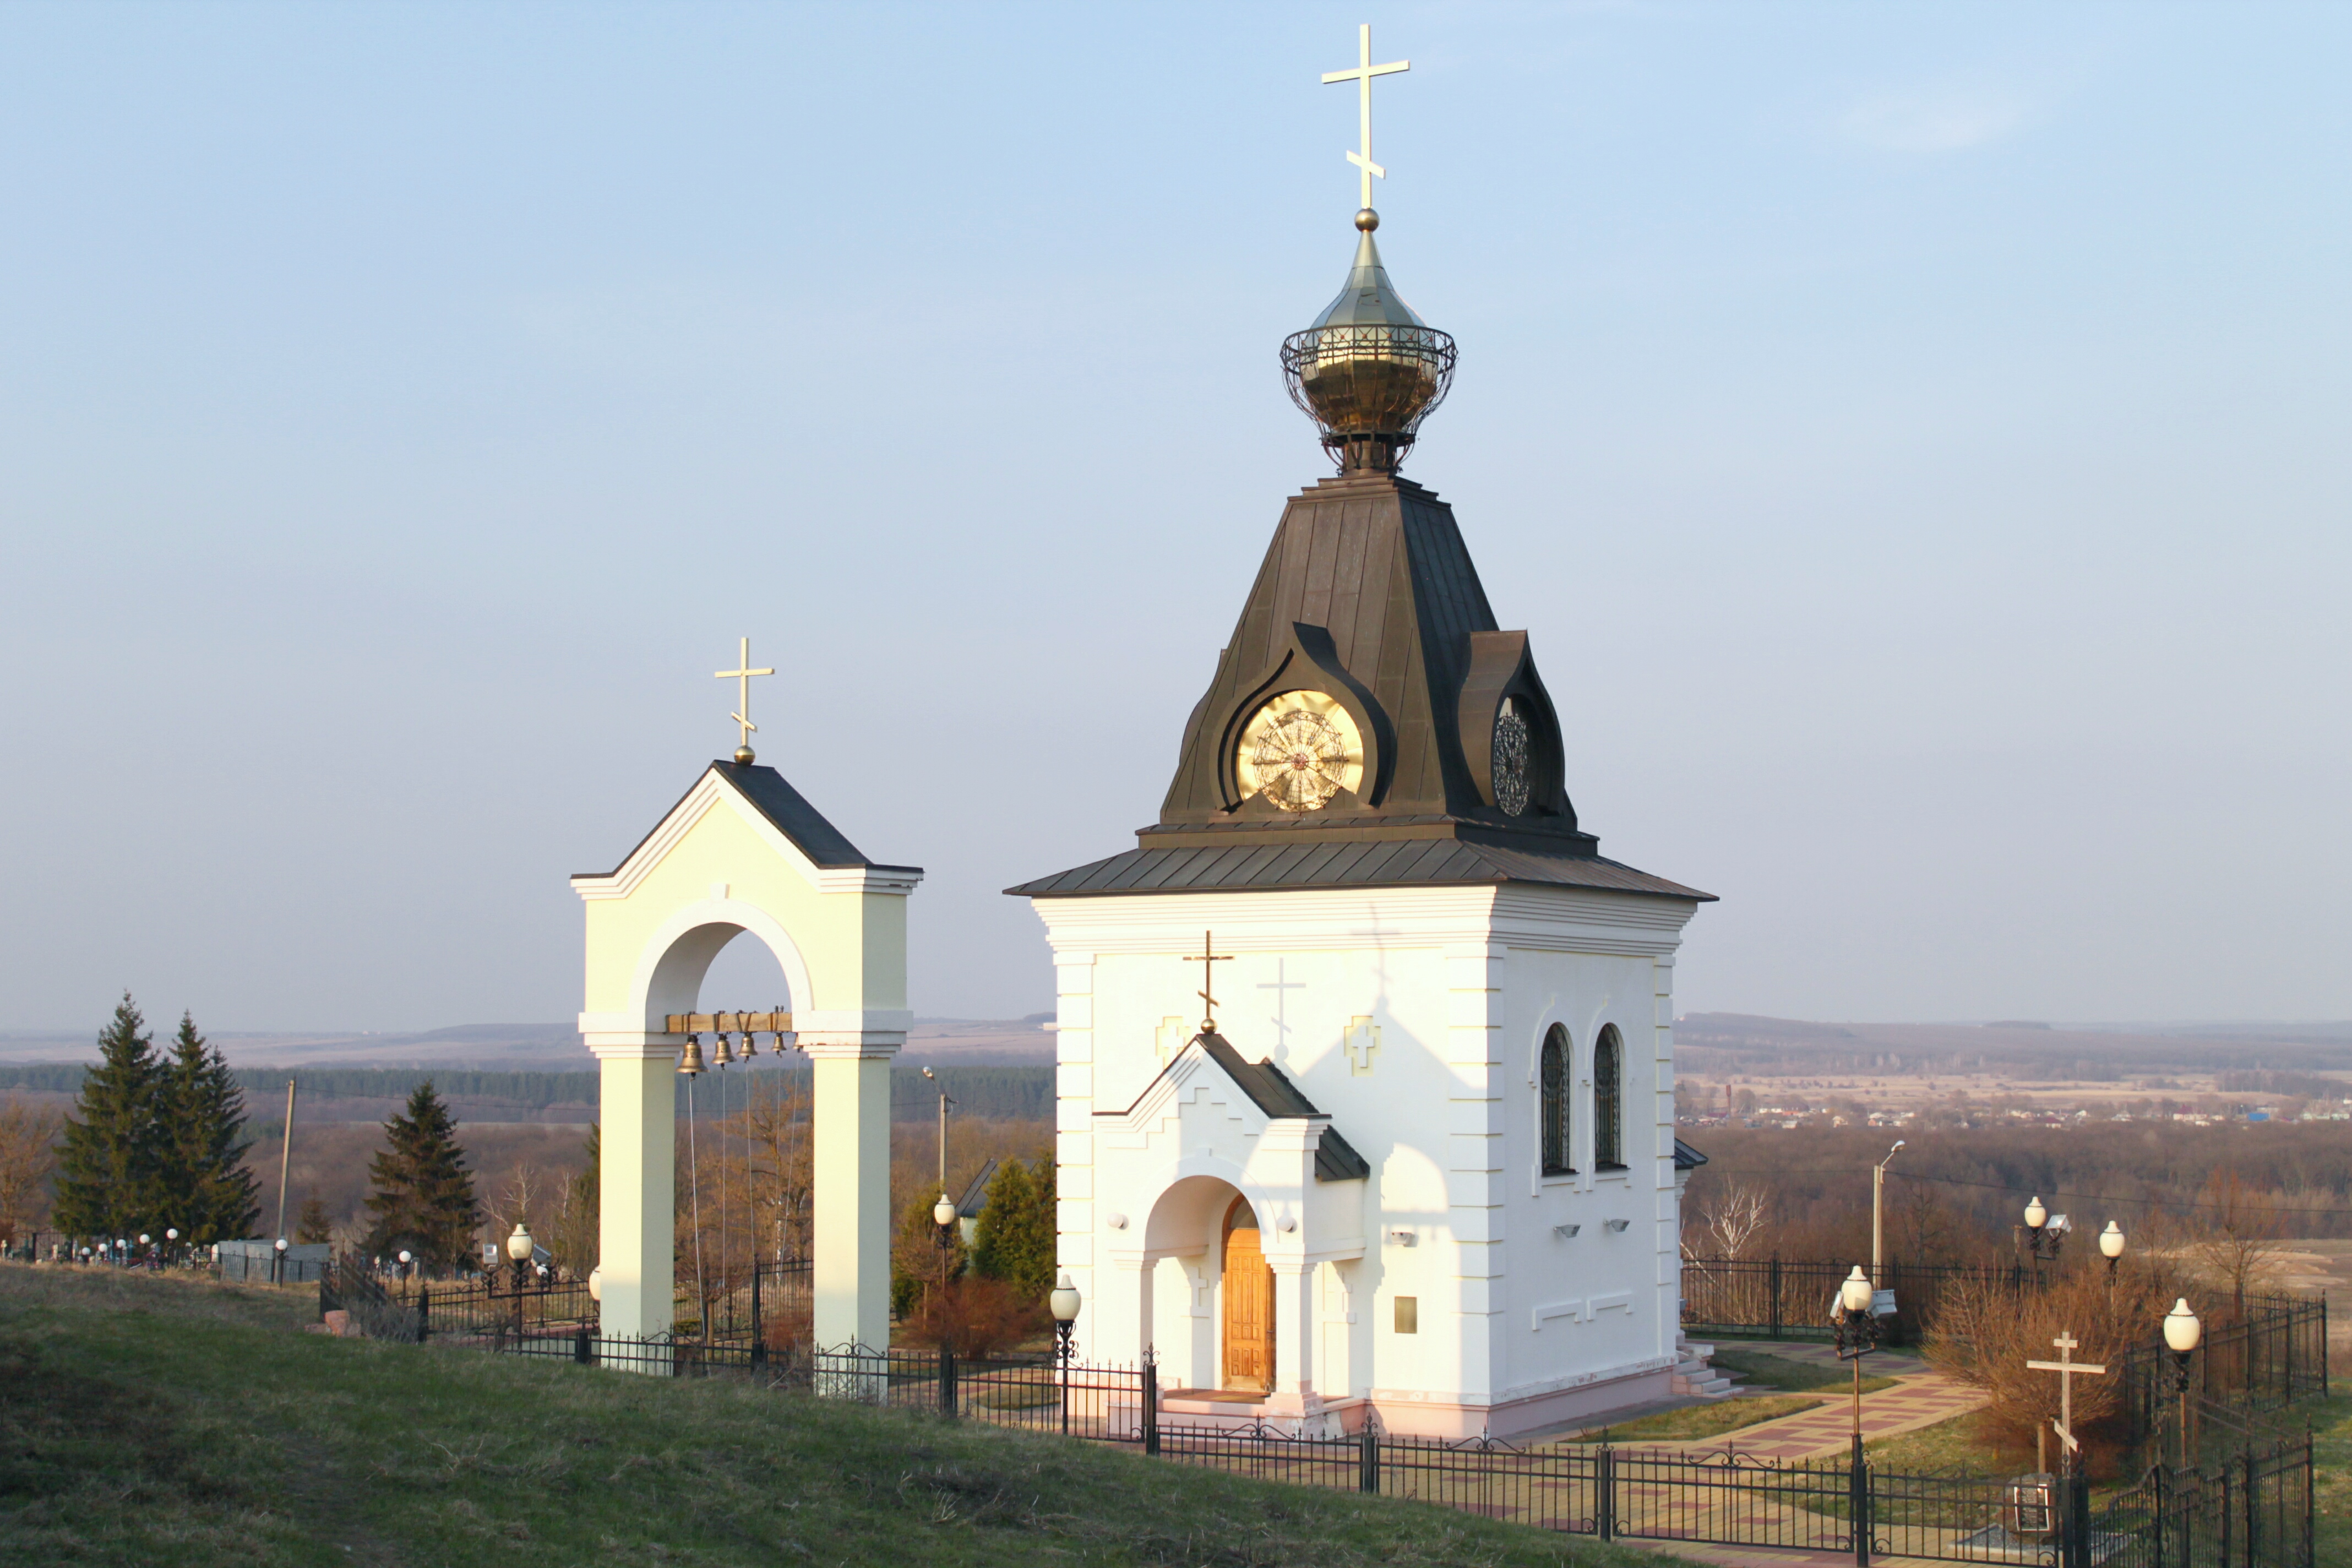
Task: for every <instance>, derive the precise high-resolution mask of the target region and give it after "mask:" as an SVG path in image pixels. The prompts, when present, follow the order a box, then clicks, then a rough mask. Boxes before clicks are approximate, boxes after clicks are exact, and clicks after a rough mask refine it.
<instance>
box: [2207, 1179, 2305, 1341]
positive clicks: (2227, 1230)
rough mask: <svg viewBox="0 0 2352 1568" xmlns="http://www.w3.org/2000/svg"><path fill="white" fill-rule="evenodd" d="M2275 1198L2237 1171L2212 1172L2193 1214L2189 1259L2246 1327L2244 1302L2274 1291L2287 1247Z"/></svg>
mask: <svg viewBox="0 0 2352 1568" xmlns="http://www.w3.org/2000/svg"><path fill="white" fill-rule="evenodd" d="M2273 1198H2274V1194H2271V1193H2267V1192H2264V1191H2263V1189H2262V1188H2260V1187H2257V1186H2254V1185H2253V1184H2251V1183H2249V1182H2247V1181H2245V1180H2244V1179H2243V1178H2242V1177H2240V1176H2239V1174H2238V1173H2236V1172H2235V1171H2216V1172H2214V1173H2213V1174H2212V1176H2211V1177H2210V1178H2209V1179H2208V1180H2207V1182H2206V1183H2205V1190H2204V1192H2203V1193H2202V1194H2200V1195H2199V1198H2198V1202H2199V1204H2200V1207H2199V1208H2197V1209H2196V1210H2195V1211H2194V1213H2193V1217H2192V1221H2191V1223H2192V1226H2193V1230H2194V1235H2195V1239H2194V1240H2193V1241H2191V1242H2190V1243H2189V1259H2190V1261H2191V1262H2192V1263H2193V1264H2194V1265H2195V1266H2196V1268H2197V1270H2198V1272H2199V1273H2200V1274H2202V1275H2204V1276H2205V1277H2206V1278H2207V1279H2210V1280H2211V1281H2212V1283H2213V1288H2214V1289H2215V1291H2216V1292H2217V1293H2219V1292H2221V1291H2227V1292H2228V1293H2229V1297H2230V1305H2231V1310H2233V1311H2234V1313H2235V1314H2236V1316H2237V1319H2238V1321H2241V1322H2242V1321H2245V1316H2246V1297H2247V1296H2248V1295H2249V1294H2252V1293H2259V1292H2263V1291H2267V1290H2271V1289H2276V1288H2277V1285H2278V1283H2279V1273H2280V1267H2281V1254H2282V1253H2284V1251H2285V1247H2284V1243H2282V1242H2281V1240H2280V1239H2279V1230H2280V1226H2279V1223H2278V1222H2279V1216H2278V1215H2276V1214H2274V1213H2273V1212H2272V1204H2273Z"/></svg>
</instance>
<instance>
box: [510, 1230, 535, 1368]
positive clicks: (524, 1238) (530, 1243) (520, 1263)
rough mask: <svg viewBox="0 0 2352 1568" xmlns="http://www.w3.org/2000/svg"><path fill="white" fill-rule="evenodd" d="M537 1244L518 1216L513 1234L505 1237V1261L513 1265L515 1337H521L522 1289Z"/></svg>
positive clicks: (528, 1276)
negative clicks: (532, 1252)
mask: <svg viewBox="0 0 2352 1568" xmlns="http://www.w3.org/2000/svg"><path fill="white" fill-rule="evenodd" d="M538 1245H539V1244H538V1243H537V1242H536V1241H534V1240H532V1239H531V1235H530V1226H528V1225H526V1224H524V1222H523V1221H522V1220H520V1218H518V1219H517V1220H516V1221H515V1227H514V1234H513V1235H512V1236H509V1237H507V1261H508V1262H509V1263H511V1264H513V1265H514V1303H515V1338H516V1339H518V1340H520V1339H521V1338H522V1291H523V1287H524V1285H526V1284H527V1283H529V1281H530V1255H531V1251H532V1249H533V1248H534V1247H537V1246H538Z"/></svg>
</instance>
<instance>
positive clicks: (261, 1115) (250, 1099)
mask: <svg viewBox="0 0 2352 1568" xmlns="http://www.w3.org/2000/svg"><path fill="white" fill-rule="evenodd" d="M88 1070H89V1069H88V1068H86V1067H84V1066H82V1065H81V1064H79V1063H76V1062H40V1063H34V1064H32V1065H29V1066H25V1067H8V1066H0V1094H5V1093H6V1092H7V1091H8V1090H10V1089H24V1090H27V1091H30V1092H33V1093H37V1094H38V1093H47V1094H79V1092H80V1091H81V1081H82V1077H83V1075H84V1074H85V1073H86V1072H87V1071H88ZM932 1070H933V1071H934V1072H936V1073H938V1074H939V1079H938V1081H937V1083H936V1084H934V1083H933V1082H932V1081H931V1080H929V1079H925V1078H924V1077H923V1075H922V1069H921V1068H919V1067H897V1066H893V1067H892V1068H891V1069H890V1113H891V1116H892V1118H893V1119H894V1120H897V1121H922V1120H924V1119H926V1118H929V1117H933V1116H936V1115H938V1114H939V1103H940V1101H939V1090H940V1089H946V1090H947V1092H948V1095H949V1098H950V1099H951V1100H954V1101H955V1107H954V1111H953V1114H955V1115H957V1116H960V1117H977V1118H981V1119H982V1120H986V1121H1045V1120H1050V1119H1051V1118H1052V1116H1053V1113H1054V1112H1053V1103H1054V1069H1053V1068H1050V1067H943V1068H933V1069H932ZM807 1071H808V1067H807V1064H806V1063H805V1062H802V1061H799V1060H796V1059H793V1058H785V1060H784V1062H783V1063H782V1065H780V1066H777V1067H757V1068H749V1069H744V1068H738V1069H735V1071H734V1072H733V1073H732V1074H731V1075H730V1076H731V1079H732V1080H733V1081H734V1082H735V1083H737V1084H740V1083H741V1082H742V1081H743V1080H744V1079H746V1078H750V1077H756V1078H758V1079H761V1081H762V1082H763V1083H764V1082H765V1081H766V1080H768V1079H772V1078H773V1077H774V1076H776V1075H778V1074H780V1073H798V1074H805V1073H806V1072H807ZM289 1078H290V1079H293V1080H294V1082H295V1085H296V1089H295V1100H296V1102H295V1120H296V1121H303V1120H305V1113H306V1111H308V1112H310V1114H312V1115H315V1116H317V1117H319V1118H320V1119H321V1120H327V1121H359V1120H366V1121H381V1120H383V1117H384V1116H386V1115H389V1114H390V1113H391V1110H390V1108H392V1107H394V1106H396V1105H397V1104H398V1102H400V1101H403V1100H406V1099H407V1098H408V1095H409V1093H410V1091H411V1090H413V1089H415V1087H416V1086H417V1085H418V1084H420V1083H423V1082H425V1080H426V1079H431V1080H432V1082H433V1087H434V1089H436V1091H437V1092H438V1093H439V1094H440V1096H441V1098H442V1099H443V1100H446V1101H447V1102H448V1104H449V1107H450V1110H452V1111H453V1112H454V1113H455V1114H456V1115H457V1119H458V1120H459V1121H538V1120H547V1117H546V1114H545V1113H546V1112H548V1111H550V1110H560V1109H576V1108H582V1107H589V1108H593V1106H594V1105H595V1104H596V1085H597V1077H596V1074H594V1073H593V1072H467V1071H454V1072H453V1071H448V1070H446V1069H435V1068H239V1069H237V1072H236V1080H237V1085H238V1087H239V1088H241V1089H244V1090H245V1104H246V1110H247V1113H248V1114H249V1116H250V1117H251V1119H252V1125H253V1126H254V1127H255V1128H257V1129H258V1128H262V1127H272V1128H276V1127H282V1126H283V1124H284V1121H285V1115H284V1110H283V1108H284V1106H285V1103H286V1080H287V1079H289ZM705 1081H706V1084H708V1082H709V1079H706V1080H705ZM322 1100H323V1101H327V1102H330V1104H329V1105H328V1106H321V1104H320V1102H321V1101H322ZM352 1101H364V1102H367V1103H366V1104H365V1105H364V1106H354V1105H352V1103H351V1102H352ZM333 1102H341V1103H340V1104H335V1103H333ZM714 1103H715V1101H714ZM706 1109H708V1108H706ZM354 1112H357V1113H358V1114H354ZM678 1114H679V1115H681V1116H683V1115H685V1114H686V1096H685V1095H684V1094H683V1093H681V1094H680V1095H679V1096H678ZM562 1120H566V1121H582V1120H585V1118H584V1117H577V1116H573V1117H565V1118H562Z"/></svg>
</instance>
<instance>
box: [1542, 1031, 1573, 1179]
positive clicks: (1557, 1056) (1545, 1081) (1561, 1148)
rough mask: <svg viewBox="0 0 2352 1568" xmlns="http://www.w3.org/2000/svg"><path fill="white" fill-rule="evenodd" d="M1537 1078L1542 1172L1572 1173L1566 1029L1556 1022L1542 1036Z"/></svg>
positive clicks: (1569, 1174) (1551, 1173)
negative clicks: (1540, 1091) (1540, 1105)
mask: <svg viewBox="0 0 2352 1568" xmlns="http://www.w3.org/2000/svg"><path fill="white" fill-rule="evenodd" d="M1538 1081H1539V1082H1540V1083H1541V1085H1542V1088H1543V1105H1542V1110H1541V1115H1542V1117H1543V1173H1544V1174H1545V1175H1547V1176H1572V1175H1574V1174H1575V1173H1576V1167H1575V1166H1574V1165H1572V1164H1570V1163H1569V1156H1570V1144H1569V1142H1568V1134H1569V1118H1570V1109H1569V1108H1570V1104H1571V1103H1572V1101H1571V1100H1570V1095H1569V1092H1568V1031H1567V1030H1566V1029H1565V1028H1563V1027H1561V1026H1559V1025H1558V1024H1554V1025H1553V1026H1551V1032H1550V1033H1549V1034H1547V1035H1546V1036H1544V1043H1543V1068H1542V1071H1541V1073H1540V1075H1539V1079H1538Z"/></svg>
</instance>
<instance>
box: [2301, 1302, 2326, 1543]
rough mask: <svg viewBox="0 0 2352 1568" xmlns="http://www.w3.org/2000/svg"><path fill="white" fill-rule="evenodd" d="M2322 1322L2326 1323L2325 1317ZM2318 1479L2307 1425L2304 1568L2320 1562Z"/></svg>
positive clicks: (2304, 1460) (2304, 1446)
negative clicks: (2315, 1498) (2316, 1502)
mask: <svg viewBox="0 0 2352 1568" xmlns="http://www.w3.org/2000/svg"><path fill="white" fill-rule="evenodd" d="M2320 1310H2321V1312H2322V1313H2323V1314H2325V1313H2326V1306H2325V1305H2323V1306H2322V1307H2321V1309H2320ZM2321 1321H2326V1318H2325V1316H2324V1315H2323V1317H2322V1319H2321ZM2322 1343H2325V1341H2322ZM2321 1364H2322V1365H2325V1364H2326V1363H2325V1362H2324V1361H2323V1362H2322V1363H2321ZM2318 1479H2319V1478H2318V1477H2317V1476H2315V1475H2314V1474H2313V1473H2312V1468H2311V1427H2310V1426H2309V1425H2308V1424H2307V1423H2306V1424H2305V1426H2304V1428H2303V1568H2313V1564H2314V1563H2316V1562H2317V1561H2318V1556H2319V1538H2318V1537H2317V1536H2315V1535H2314V1534H2313V1533H2312V1530H2313V1527H2314V1525H2315V1523H2316V1522H2317V1521H2315V1519H2314V1517H2313V1512H2314V1507H2315V1505H2314V1501H2313V1499H2312V1495H2311V1494H2312V1488H2313V1487H2314V1486H2315V1484H2317V1482H2318Z"/></svg>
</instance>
